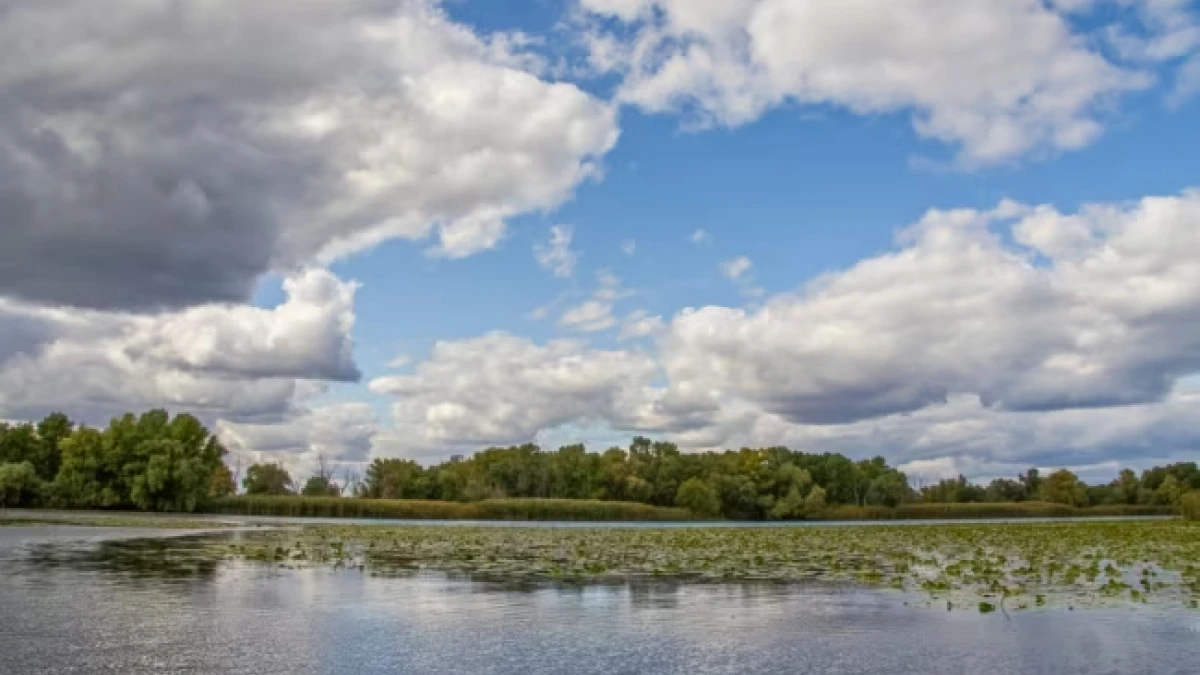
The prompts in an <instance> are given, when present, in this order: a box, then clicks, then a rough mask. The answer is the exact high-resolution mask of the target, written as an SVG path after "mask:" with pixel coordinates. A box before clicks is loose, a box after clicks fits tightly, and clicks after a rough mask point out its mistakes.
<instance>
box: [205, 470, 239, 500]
mask: <svg viewBox="0 0 1200 675" xmlns="http://www.w3.org/2000/svg"><path fill="white" fill-rule="evenodd" d="M236 492H237V484H236V483H234V482H233V472H232V471H230V470H229V466H228V465H226V464H225V462H221V463H220V464H219V465H218V466H217V468H216V469H215V470H214V471H213V473H212V477H211V478H210V479H209V482H208V496H209V497H213V498H220V497H229V496H232V495H233V494H235V493H236Z"/></svg>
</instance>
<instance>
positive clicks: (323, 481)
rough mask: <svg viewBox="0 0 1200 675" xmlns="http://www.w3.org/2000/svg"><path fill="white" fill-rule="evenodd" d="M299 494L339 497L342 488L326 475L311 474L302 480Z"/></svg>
mask: <svg viewBox="0 0 1200 675" xmlns="http://www.w3.org/2000/svg"><path fill="white" fill-rule="evenodd" d="M300 494H301V495H303V496H305V497H340V496H341V494H342V489H341V488H340V487H339V486H338V485H337V483H334V482H333V481H332V480H330V479H329V478H328V477H326V476H311V477H309V479H308V480H307V481H305V482H304V487H303V488H301V489H300Z"/></svg>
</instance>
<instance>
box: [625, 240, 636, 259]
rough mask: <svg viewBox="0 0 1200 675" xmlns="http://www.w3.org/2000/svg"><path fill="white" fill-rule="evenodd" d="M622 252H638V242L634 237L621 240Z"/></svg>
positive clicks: (627, 253) (630, 253) (626, 253)
mask: <svg viewBox="0 0 1200 675" xmlns="http://www.w3.org/2000/svg"><path fill="white" fill-rule="evenodd" d="M621 253H624V254H625V255H633V254H634V253H637V242H636V241H634V240H633V239H626V240H625V241H622V242H621Z"/></svg>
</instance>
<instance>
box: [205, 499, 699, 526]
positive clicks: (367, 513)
mask: <svg viewBox="0 0 1200 675" xmlns="http://www.w3.org/2000/svg"><path fill="white" fill-rule="evenodd" d="M205 511H207V512H209V513H219V514H225V515H241V516H292V517H309V518H314V517H318V518H396V519H404V520H412V519H424V520H571V521H623V520H628V521H673V520H688V519H690V518H691V514H689V513H688V512H687V511H685V510H683V509H666V508H660V507H657V506H650V505H648V504H638V503H634V502H607V501H591V500H576V499H489V500H485V501H480V502H469V503H463V502H445V501H427V500H415V499H349V498H343V497H248V496H240V497H229V498H227V499H221V500H217V501H216V502H213V503H211V504H209V505H208V507H207V508H206V509H205Z"/></svg>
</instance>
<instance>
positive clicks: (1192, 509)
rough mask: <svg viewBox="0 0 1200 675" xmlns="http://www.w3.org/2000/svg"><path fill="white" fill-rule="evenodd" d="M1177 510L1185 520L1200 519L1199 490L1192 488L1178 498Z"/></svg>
mask: <svg viewBox="0 0 1200 675" xmlns="http://www.w3.org/2000/svg"><path fill="white" fill-rule="evenodd" d="M1179 512H1180V513H1182V514H1183V517H1184V518H1186V519H1187V520H1200V490H1192V491H1191V492H1188V493H1185V494H1184V495H1183V496H1182V497H1180V498H1179Z"/></svg>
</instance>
